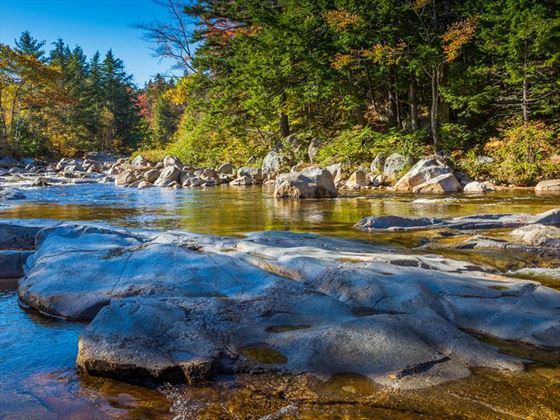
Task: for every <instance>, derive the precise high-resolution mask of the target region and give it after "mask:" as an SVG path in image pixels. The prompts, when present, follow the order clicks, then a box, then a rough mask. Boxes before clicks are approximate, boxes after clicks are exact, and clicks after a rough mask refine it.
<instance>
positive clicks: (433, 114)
mask: <svg viewBox="0 0 560 420" xmlns="http://www.w3.org/2000/svg"><path fill="white" fill-rule="evenodd" d="M431 84H432V105H431V109H430V127H431V132H432V140H433V145H434V153H435V152H437V147H438V144H439V114H438V110H439V69H438V68H437V67H434V68H433V69H432V75H431Z"/></svg>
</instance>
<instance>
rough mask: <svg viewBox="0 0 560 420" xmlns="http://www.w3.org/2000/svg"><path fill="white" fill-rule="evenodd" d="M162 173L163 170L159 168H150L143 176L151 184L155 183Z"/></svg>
mask: <svg viewBox="0 0 560 420" xmlns="http://www.w3.org/2000/svg"><path fill="white" fill-rule="evenodd" d="M160 175H161V171H159V170H157V169H150V170H148V171H146V172H144V175H142V177H143V178H144V179H145V180H146V181H148V182H149V183H150V184H153V183H154V182H156V181H157V179H158V178H159V177H160Z"/></svg>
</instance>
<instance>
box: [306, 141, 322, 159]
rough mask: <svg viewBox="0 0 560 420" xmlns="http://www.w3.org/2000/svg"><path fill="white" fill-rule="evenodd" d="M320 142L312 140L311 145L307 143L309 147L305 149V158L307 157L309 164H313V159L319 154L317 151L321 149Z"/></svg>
mask: <svg viewBox="0 0 560 420" xmlns="http://www.w3.org/2000/svg"><path fill="white" fill-rule="evenodd" d="M321 145H322V142H321V139H318V138H316V137H315V138H313V139H312V140H311V143H309V147H308V148H307V156H308V157H309V162H310V163H313V162H315V158H316V157H317V154H318V153H319V149H320V148H321Z"/></svg>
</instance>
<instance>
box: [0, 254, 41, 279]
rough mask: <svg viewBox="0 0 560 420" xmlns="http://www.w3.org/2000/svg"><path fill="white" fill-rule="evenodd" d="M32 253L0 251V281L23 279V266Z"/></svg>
mask: <svg viewBox="0 0 560 420" xmlns="http://www.w3.org/2000/svg"><path fill="white" fill-rule="evenodd" d="M31 254H33V251H13V250H5V251H3V250H0V279H16V278H20V277H23V275H24V271H23V266H24V264H25V261H26V260H27V258H28V257H29V256H30V255H31Z"/></svg>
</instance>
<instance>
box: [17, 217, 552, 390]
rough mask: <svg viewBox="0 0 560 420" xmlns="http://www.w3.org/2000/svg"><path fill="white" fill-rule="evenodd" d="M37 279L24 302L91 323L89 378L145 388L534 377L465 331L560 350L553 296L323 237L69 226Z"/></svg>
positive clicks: (29, 282)
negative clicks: (247, 375) (206, 382)
mask: <svg viewBox="0 0 560 420" xmlns="http://www.w3.org/2000/svg"><path fill="white" fill-rule="evenodd" d="M341 256H344V259H341ZM25 268H26V276H25V277H24V278H23V279H21V280H20V281H19V282H18V295H19V298H20V299H21V301H22V302H23V303H24V304H26V305H29V306H31V307H32V308H36V309H39V310H41V311H42V312H43V313H48V314H52V315H54V316H61V317H65V318H69V319H77V320H83V321H90V320H91V323H90V324H89V326H88V327H87V328H86V329H85V330H84V331H83V333H82V334H81V336H80V340H79V350H78V358H77V364H78V367H79V369H81V370H82V371H84V372H86V373H90V374H99V375H104V376H110V377H115V378H119V379H125V380H131V381H139V380H144V379H148V380H165V381H174V382H177V381H179V382H191V383H192V382H196V381H199V380H201V379H205V378H208V377H210V376H212V375H215V374H222V373H237V372H246V371H251V372H266V371H273V372H282V373H304V372H308V373H310V374H313V375H317V376H320V377H328V376H330V375H334V374H340V373H350V374H352V373H354V374H359V375H363V376H365V377H367V378H369V379H371V380H372V381H374V382H375V383H377V384H379V385H381V386H385V387H390V388H401V389H407V388H420V387H426V386H430V385H435V384H439V383H442V382H446V381H452V380H456V379H459V378H463V377H466V376H469V375H470V373H471V372H470V370H471V368H476V367H486V368H494V369H500V370H506V371H518V370H520V369H522V366H523V360H521V359H517V358H515V357H512V356H508V355H505V354H503V353H500V352H498V351H497V350H496V349H494V348H493V347H491V346H489V345H487V344H484V343H483V342H481V341H479V340H478V339H477V338H476V336H475V335H471V334H470V333H467V331H469V332H473V333H476V334H477V335H480V334H482V335H488V336H492V337H497V338H500V339H504V340H514V341H519V342H524V343H526V344H529V345H536V346H542V347H547V348H551V349H557V348H560V308H559V306H558V299H559V298H560V294H559V292H557V291H555V290H553V289H550V288H547V287H544V286H542V285H540V284H538V283H535V282H531V281H523V280H517V279H509V278H506V277H500V276H497V275H487V274H485V273H484V272H482V271H473V270H477V268H476V267H473V266H472V264H470V263H465V262H461V261H455V260H450V259H446V258H443V257H439V256H436V255H418V256H413V255H406V254H399V253H398V252H387V250H386V249H384V248H381V247H376V246H373V245H368V244H363V243H358V242H352V241H345V240H341V239H331V238H326V237H319V236H315V235H309V234H295V233H289V232H270V231H269V232H262V233H257V234H253V235H250V236H248V237H246V238H241V239H233V238H216V237H207V236H200V235H193V234H188V233H184V232H150V231H126V230H123V229H115V228H104V227H96V226H83V225H77V226H76V225H70V224H66V225H61V226H56V227H52V228H47V229H43V230H42V231H41V232H40V233H39V236H38V249H37V251H36V253H35V254H34V255H32V256H31V257H29V258H28V260H27V263H26V267H25Z"/></svg>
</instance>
